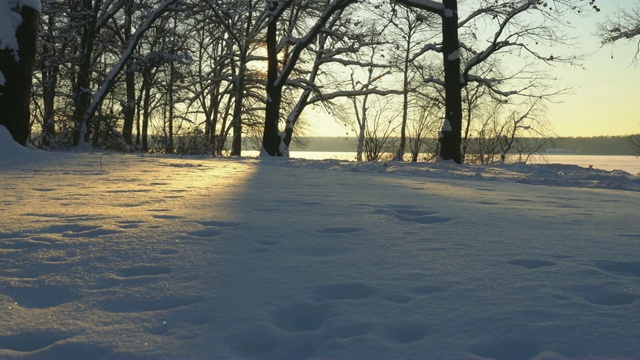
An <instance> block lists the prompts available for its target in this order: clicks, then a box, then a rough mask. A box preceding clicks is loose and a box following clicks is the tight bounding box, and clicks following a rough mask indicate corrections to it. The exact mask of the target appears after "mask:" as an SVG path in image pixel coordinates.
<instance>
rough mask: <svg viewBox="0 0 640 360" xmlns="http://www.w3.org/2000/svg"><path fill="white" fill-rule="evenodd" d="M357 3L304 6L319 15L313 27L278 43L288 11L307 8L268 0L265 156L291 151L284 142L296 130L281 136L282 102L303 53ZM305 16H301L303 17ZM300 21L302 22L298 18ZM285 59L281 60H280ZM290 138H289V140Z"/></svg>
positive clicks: (340, 0) (336, 0) (342, 0)
mask: <svg viewBox="0 0 640 360" xmlns="http://www.w3.org/2000/svg"><path fill="white" fill-rule="evenodd" d="M354 2H355V0H325V1H322V2H319V3H318V2H313V3H312V4H310V3H305V4H303V5H306V6H307V7H305V8H306V9H313V7H310V5H314V7H315V9H316V10H317V11H316V15H315V16H314V17H312V18H307V21H308V22H309V23H310V24H311V26H310V27H309V28H308V29H307V30H306V31H304V33H301V34H300V35H299V36H296V37H295V38H294V37H292V36H289V37H287V38H284V39H279V36H278V34H279V25H278V24H279V20H280V18H281V17H282V16H283V15H284V14H285V12H286V11H287V10H290V9H291V10H292V11H297V12H301V10H303V9H305V8H300V7H297V6H302V5H301V4H302V3H304V1H302V2H298V1H277V0H269V1H268V2H267V7H268V13H269V21H268V26H267V34H266V47H267V83H266V95H267V96H266V98H267V99H266V101H267V102H266V108H265V122H264V133H263V138H262V150H261V154H262V155H270V156H286V155H287V154H288V148H287V146H286V143H285V142H284V139H285V137H287V136H288V135H287V132H292V131H293V129H285V132H281V131H280V130H279V128H278V123H279V122H280V112H281V105H282V100H283V98H282V97H283V90H284V88H285V86H286V85H287V81H288V80H289V77H290V75H291V74H292V73H293V71H294V68H295V66H296V65H297V63H298V61H299V60H300V56H301V55H302V53H303V51H304V50H305V49H306V48H307V47H308V46H309V45H311V44H312V43H313V42H314V41H315V40H316V38H317V36H318V34H319V33H320V32H321V31H323V30H325V25H326V24H327V22H328V21H330V19H331V18H332V17H333V15H334V14H336V13H339V12H340V11H341V10H342V9H345V8H346V7H347V6H349V5H351V4H352V3H354ZM300 16H302V14H301V15H300ZM299 19H300V18H299ZM280 58H282V60H280ZM289 137H290V136H289Z"/></svg>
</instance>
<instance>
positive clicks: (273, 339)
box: [230, 328, 280, 358]
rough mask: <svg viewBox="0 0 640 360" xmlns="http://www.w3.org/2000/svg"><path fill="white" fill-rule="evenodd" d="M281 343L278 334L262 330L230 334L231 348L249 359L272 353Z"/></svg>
mask: <svg viewBox="0 0 640 360" xmlns="http://www.w3.org/2000/svg"><path fill="white" fill-rule="evenodd" d="M279 341H280V339H279V338H278V336H277V335H276V334H274V333H273V332H270V331H267V330H265V329H260V328H252V329H249V330H246V331H242V332H236V333H233V334H230V345H231V348H232V349H233V350H235V351H237V352H239V353H240V354H242V355H244V356H246V357H249V358H251V357H256V356H260V355H266V354H269V353H271V352H272V351H273V350H275V349H276V348H277V347H278V344H279Z"/></svg>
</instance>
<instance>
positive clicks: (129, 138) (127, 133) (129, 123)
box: [122, 2, 136, 146]
mask: <svg viewBox="0 0 640 360" xmlns="http://www.w3.org/2000/svg"><path fill="white" fill-rule="evenodd" d="M132 16H133V3H132V2H127V4H126V5H125V24H124V39H125V41H126V42H129V41H131V37H132V34H131V23H132V21H131V20H132V19H131V18H132ZM132 67H133V66H132V65H131V64H129V65H128V66H127V70H126V72H125V88H126V96H127V102H126V103H125V104H124V106H123V108H122V113H123V115H124V121H123V123H122V138H123V139H124V142H125V143H126V144H127V145H129V146H132V145H133V120H134V119H135V112H136V106H135V104H136V79H135V73H134V71H133V69H132Z"/></svg>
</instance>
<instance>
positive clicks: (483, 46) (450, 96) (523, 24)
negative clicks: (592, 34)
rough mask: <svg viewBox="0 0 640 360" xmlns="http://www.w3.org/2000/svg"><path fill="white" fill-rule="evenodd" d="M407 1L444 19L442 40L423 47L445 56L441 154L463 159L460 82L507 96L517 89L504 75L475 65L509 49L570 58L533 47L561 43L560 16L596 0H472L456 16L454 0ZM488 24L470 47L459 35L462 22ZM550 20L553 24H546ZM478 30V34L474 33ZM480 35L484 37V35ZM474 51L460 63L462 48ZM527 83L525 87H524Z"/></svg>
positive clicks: (544, 58) (545, 58) (546, 58)
mask: <svg viewBox="0 0 640 360" xmlns="http://www.w3.org/2000/svg"><path fill="white" fill-rule="evenodd" d="M397 1H398V2H399V3H402V4H404V5H406V6H410V7H417V8H420V9H423V10H425V11H428V12H431V13H434V14H437V15H439V16H440V18H441V22H442V30H441V31H442V41H441V42H440V43H435V44H431V45H428V46H427V47H425V48H424V52H427V51H437V52H439V53H441V54H442V57H443V62H444V66H443V69H444V78H443V79H442V80H438V79H434V82H436V83H440V84H441V85H442V86H443V87H444V90H445V116H444V123H443V126H442V131H441V134H440V140H439V142H440V154H439V155H440V157H441V158H442V159H444V160H450V159H451V160H454V161H455V162H458V163H460V162H462V160H463V158H462V152H461V145H462V136H461V133H462V118H463V114H462V112H463V106H462V101H463V98H462V94H461V91H462V87H464V86H466V85H467V84H468V83H470V82H479V83H482V84H484V85H485V86H487V87H488V88H490V89H491V91H492V92H493V93H494V94H496V95H498V96H502V97H509V96H512V95H515V94H518V93H519V92H517V91H513V90H504V89H503V85H504V79H490V78H483V77H481V76H478V75H477V74H475V70H476V69H477V68H478V67H479V66H480V65H481V64H483V63H484V62H485V61H487V59H489V58H492V57H494V56H496V55H497V54H504V53H507V52H509V51H511V52H516V53H517V54H518V55H520V56H528V57H530V58H531V59H533V60H535V61H537V62H543V63H551V62H558V61H561V62H572V61H575V58H572V57H569V58H564V57H561V56H558V55H555V56H554V55H552V54H550V55H545V54H542V53H540V52H539V50H536V48H535V47H536V46H535V45H536V44H543V45H547V44H549V43H552V44H554V45H556V46H557V45H558V44H561V43H562V34H561V30H560V28H561V27H562V26H564V25H563V24H564V22H563V16H564V15H565V14H566V12H568V11H579V10H580V9H581V8H582V7H586V6H592V7H593V8H595V9H596V10H597V7H596V6H595V5H594V1H589V2H588V3H587V2H586V1H585V3H583V4H576V3H575V1H570V0H555V1H552V2H550V3H546V2H539V1H534V0H510V1H508V0H505V1H494V0H492V1H489V0H482V1H478V2H473V4H474V5H476V7H475V10H474V9H469V10H468V11H467V13H468V15H466V16H465V17H464V18H459V13H458V1H457V0H442V1H441V2H439V1H431V0H397ZM531 12H537V13H538V14H539V15H541V16H540V17H539V18H540V19H541V20H540V22H539V23H531V22H529V21H527V20H523V15H524V14H527V13H531ZM478 23H482V24H490V26H494V27H493V30H490V35H489V37H488V38H487V39H486V42H484V41H477V44H476V45H477V46H478V47H479V48H480V49H479V50H478V48H474V47H472V46H471V45H473V44H468V43H461V42H460V41H459V32H460V29H461V28H464V27H466V26H471V25H474V24H478ZM549 24H554V26H552V25H549ZM472 35H474V36H477V34H475V32H474V33H472ZM483 40H484V39H483ZM463 51H466V52H469V53H471V54H472V56H471V57H469V58H468V60H467V61H466V62H465V63H464V64H462V63H461V56H462V52H463ZM525 88H526V87H525Z"/></svg>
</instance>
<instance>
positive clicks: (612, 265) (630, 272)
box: [596, 261, 640, 277]
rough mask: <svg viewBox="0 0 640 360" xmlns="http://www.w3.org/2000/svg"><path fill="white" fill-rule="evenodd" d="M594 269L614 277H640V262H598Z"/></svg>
mask: <svg viewBox="0 0 640 360" xmlns="http://www.w3.org/2000/svg"><path fill="white" fill-rule="evenodd" d="M596 267H597V268H598V269H600V270H602V271H605V272H608V273H611V274H614V275H619V276H630V277H640V261H598V262H597V263H596Z"/></svg>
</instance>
